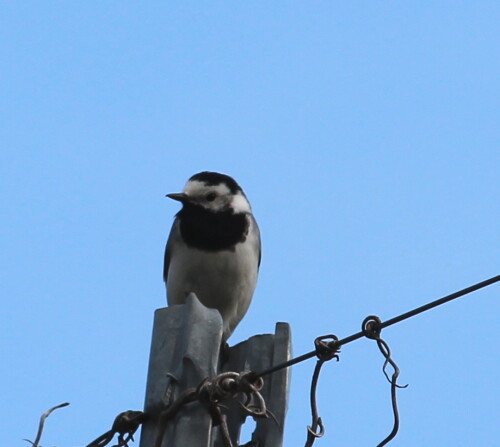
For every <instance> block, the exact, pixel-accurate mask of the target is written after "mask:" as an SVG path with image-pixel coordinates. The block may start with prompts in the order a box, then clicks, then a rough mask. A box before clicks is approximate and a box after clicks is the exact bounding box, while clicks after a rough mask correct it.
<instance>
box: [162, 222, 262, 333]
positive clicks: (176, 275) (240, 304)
mask: <svg viewBox="0 0 500 447" xmlns="http://www.w3.org/2000/svg"><path fill="white" fill-rule="evenodd" d="M248 219H249V220H250V226H249V229H248V235H247V238H246V240H245V241H244V242H242V243H238V244H236V245H235V246H234V248H233V249H231V250H221V251H204V250H199V249H196V248H192V247H188V246H187V245H186V244H185V243H184V242H183V241H182V238H180V237H178V238H177V241H176V243H175V248H173V247H172V248H173V249H174V251H173V252H172V253H170V264H169V268H168V274H167V300H168V304H169V305H172V304H183V303H184V302H185V299H186V296H187V295H189V293H191V292H194V293H195V294H196V295H197V297H198V298H199V299H200V301H201V302H202V303H203V304H204V305H205V306H207V307H210V308H215V309H217V310H218V311H219V312H220V313H221V316H222V319H223V321H224V335H223V338H224V339H227V337H229V335H230V334H231V333H232V331H233V330H234V328H235V327H236V325H237V324H238V323H239V321H240V320H241V319H242V318H243V316H244V315H245V313H246V311H247V309H248V306H249V305H250V301H251V299H252V295H253V291H254V289H255V285H256V282H257V273H258V262H259V252H260V238H259V230H258V228H257V226H256V224H255V221H254V220H253V218H252V217H251V216H250V215H248ZM175 226H176V224H174V228H173V229H172V231H177V232H179V228H178V223H177V228H175ZM179 236H180V235H179Z"/></svg>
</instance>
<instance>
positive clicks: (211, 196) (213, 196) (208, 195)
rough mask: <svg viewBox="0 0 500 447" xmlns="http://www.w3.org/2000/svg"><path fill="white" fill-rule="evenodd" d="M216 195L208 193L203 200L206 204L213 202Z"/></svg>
mask: <svg viewBox="0 0 500 447" xmlns="http://www.w3.org/2000/svg"><path fill="white" fill-rule="evenodd" d="M215 197H216V194H215V193H214V192H209V193H208V194H207V195H206V196H205V199H207V201H208V202H213V201H214V200H215Z"/></svg>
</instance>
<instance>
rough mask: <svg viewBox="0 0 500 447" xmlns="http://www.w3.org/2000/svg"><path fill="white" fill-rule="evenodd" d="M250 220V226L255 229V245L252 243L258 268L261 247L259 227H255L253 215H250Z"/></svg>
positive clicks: (255, 222)
mask: <svg viewBox="0 0 500 447" xmlns="http://www.w3.org/2000/svg"><path fill="white" fill-rule="evenodd" d="M250 219H251V221H252V225H253V227H254V228H255V243H254V249H255V251H256V252H257V255H258V258H259V262H258V264H257V267H260V260H261V258H262V247H261V242H260V230H259V226H258V225H257V221H256V220H255V218H254V217H253V215H251V214H250Z"/></svg>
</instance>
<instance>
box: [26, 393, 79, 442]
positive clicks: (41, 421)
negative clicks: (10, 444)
mask: <svg viewBox="0 0 500 447" xmlns="http://www.w3.org/2000/svg"><path fill="white" fill-rule="evenodd" d="M68 405H69V402H64V403H62V404H59V405H56V406H55V407H52V408H49V409H48V410H47V411H46V412H45V413H43V414H42V416H40V423H39V424H38V433H37V434H36V438H35V441H34V442H32V441H30V440H29V439H24V441H27V442H29V443H30V444H31V445H32V447H39V446H38V443H39V442H40V439H41V438H42V433H43V426H44V424H45V419H47V418H48V417H49V416H50V413H52V412H53V411H54V410H57V409H58V408H62V407H67V406H68Z"/></svg>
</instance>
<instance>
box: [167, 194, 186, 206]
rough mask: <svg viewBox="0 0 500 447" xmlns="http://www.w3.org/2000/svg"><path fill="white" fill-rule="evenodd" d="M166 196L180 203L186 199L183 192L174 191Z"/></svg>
mask: <svg viewBox="0 0 500 447" xmlns="http://www.w3.org/2000/svg"><path fill="white" fill-rule="evenodd" d="M166 197H168V198H169V199H173V200H177V201H178V202H181V203H184V202H187V201H188V195H187V194H186V193H184V192H174V193H172V194H167V195H166Z"/></svg>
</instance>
